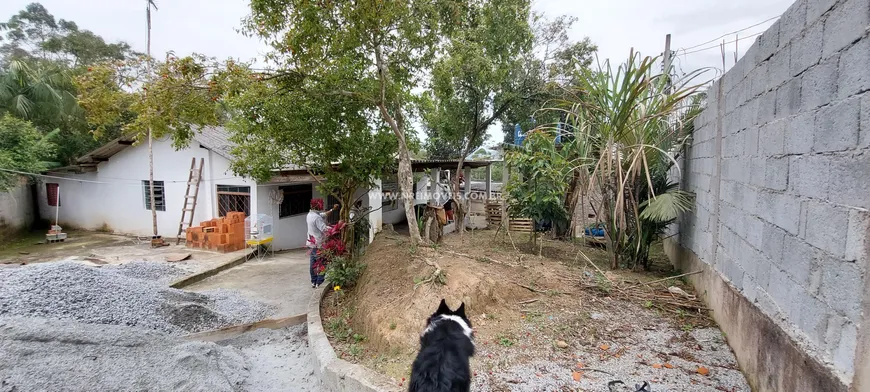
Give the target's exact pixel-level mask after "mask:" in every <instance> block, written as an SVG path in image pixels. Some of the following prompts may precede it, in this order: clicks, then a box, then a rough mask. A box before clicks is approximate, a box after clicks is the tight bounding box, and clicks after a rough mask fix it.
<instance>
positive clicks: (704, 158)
mask: <svg viewBox="0 0 870 392" xmlns="http://www.w3.org/2000/svg"><path fill="white" fill-rule="evenodd" d="M868 29H870V0H800V1H797V2H796V3H794V4H793V5H792V6H791V7H790V8H789V9H788V10H787V11H786V12H785V13H784V14H783V15H782V17H781V18H780V19H779V20H778V21H777V22H776V23H774V24H773V25H772V26H771V27H770V29H768V30H767V31H766V32H765V33H763V34H762V35H761V36H760V37H759V38H758V39H757V40H756V42H755V43H754V44H753V45H752V47H751V48H750V49H748V51H747V52H746V54H745V55H744V56H743V58H742V59H740V61H739V62H738V63H737V64H736V65H735V66H734V68H733V69H731V70H730V71H728V72H727V73H726V74H725V75H723V77H722V78H721V79H719V80H718V81H716V82H714V84H713V85H712V86H711V88H710V89H709V90H708V101H707V107H706V109H705V110H704V111H703V112H702V113H701V115H700V116H699V117H698V119H697V120H696V122H695V129H696V130H695V134H694V138H693V141H692V143H691V146H690V147H689V148H688V149H687V152H686V154H685V157H684V160H683V162H682V172H681V174H682V181H683V186H684V188H685V189H686V190H689V191H691V192H694V193H695V195H696V196H697V202H696V206H695V210H694V211H693V212H692V213H689V214H687V215H685V216H684V217H683V219H681V221H680V222H679V225H678V227H677V228H676V229H677V230H678V231H679V236H678V238H679V243H680V245H681V246H682V247H683V248H684V249H688V250H691V251H692V252H693V253H694V254H695V255H697V257H698V258H699V259H700V260H702V261H703V262H704V263H706V264H707V265H709V266H711V267H712V268H714V269H715V271H717V272H718V273H719V274H720V275H721V276H722V278H723V279H725V280H726V281H728V282H729V283H730V285H732V286H733V288H734V289H736V290H738V291H739V292H740V293H741V294H742V295H743V296H744V297H745V298H746V299H747V300H749V301H750V302H752V303H753V304H754V305H755V306H757V307H758V308H759V309H760V311H762V312H763V313H764V314H766V315H767V316H769V317H770V318H772V319H773V320H774V321H775V322H776V323H777V325H778V326H779V327H781V328H782V329H783V330H784V331H785V332H786V333H787V334H788V335H789V336H790V337H791V338H793V339H795V340H796V341H797V342H798V343H799V345H800V346H801V347H802V348H804V349H805V351H806V352H807V353H808V354H809V355H810V356H811V357H812V358H815V359H817V360H818V361H819V362H820V363H822V364H824V365H825V366H827V367H828V368H830V369H831V370H832V372H834V373H835V374H836V376H837V377H839V378H840V380H842V381H843V383H844V384H845V385H851V384H852V383H853V378H854V379H858V376H857V375H856V366H858V370H860V366H861V364H860V363H858V362H860V360H861V358H862V355H861V354H860V352H863V353H864V354H865V355H864V356H867V355H870V351H858V350H859V347H865V346H866V345H867V344H868V343H867V342H870V338H865V337H864V336H865V335H868V334H870V332H868V330H870V328H868V326H867V324H868V322H870V320H868V319H867V317H868V316H870V315H868V314H866V312H862V306H864V307H865V308H863V309H867V308H866V306H870V305H868V298H867V297H868V295H867V294H866V293H865V290H866V291H870V289H867V287H870V286H868V283H867V280H868V278H867V268H868V243H870V240H868V229H870V212H868V209H870V37H868V34H870V30H868ZM861 350H864V348H861ZM856 352H858V353H856ZM864 366H865V367H866V366H870V365H864ZM865 387H866V388H868V389H865V390H870V385H865Z"/></svg>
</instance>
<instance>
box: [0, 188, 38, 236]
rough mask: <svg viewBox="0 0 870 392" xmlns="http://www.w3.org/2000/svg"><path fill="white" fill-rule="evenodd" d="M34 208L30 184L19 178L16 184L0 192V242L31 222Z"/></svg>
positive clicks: (23, 228)
mask: <svg viewBox="0 0 870 392" xmlns="http://www.w3.org/2000/svg"><path fill="white" fill-rule="evenodd" d="M33 218H34V208H33V197H32V194H31V190H30V184H28V183H27V180H26V179H25V178H20V179H19V181H18V185H16V186H15V187H13V188H12V189H9V190H8V191H6V192H0V243H2V242H3V241H2V240H3V239H5V238H9V237H11V236H12V234H14V233H15V232H17V231H20V230H25V229H28V228H30V226H31V225H32V224H33Z"/></svg>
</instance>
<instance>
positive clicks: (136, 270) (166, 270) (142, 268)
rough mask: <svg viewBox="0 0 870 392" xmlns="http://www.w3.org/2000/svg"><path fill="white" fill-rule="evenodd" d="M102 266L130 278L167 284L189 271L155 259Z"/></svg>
mask: <svg viewBox="0 0 870 392" xmlns="http://www.w3.org/2000/svg"><path fill="white" fill-rule="evenodd" d="M100 268H103V269H106V270H113V271H116V272H117V273H119V274H122V275H124V276H127V277H130V278H136V279H145V280H151V281H155V282H159V283H162V284H166V285H168V284H169V283H171V282H174V281H175V280H177V279H179V278H181V277H182V276H185V275H187V274H188V272H187V271H185V270H183V269H181V268H177V267H175V266H173V265H172V264H167V263H165V262H153V261H134V262H131V263H126V264H119V265H106V266H103V267H100Z"/></svg>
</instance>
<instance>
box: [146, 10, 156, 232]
mask: <svg viewBox="0 0 870 392" xmlns="http://www.w3.org/2000/svg"><path fill="white" fill-rule="evenodd" d="M152 6H153V7H154V9H155V10H156V9H157V4H155V3H154V0H145V19H146V21H147V24H148V40H147V43H146V47H145V49H146V52H145V55H146V56H147V59H146V61H147V63H146V64H147V70H148V77H149V79H150V77H151V7H152ZM147 93H148V92H147V91H146V92H145V94H147ZM153 143H154V138H153V137H152V135H151V127H150V126H149V127H148V188H149V189H148V192H149V197H150V198H151V225H152V230H153V233H154V236H155V237H156V236H157V203H156V200H155V198H154V148H153Z"/></svg>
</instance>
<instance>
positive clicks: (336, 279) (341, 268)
mask: <svg viewBox="0 0 870 392" xmlns="http://www.w3.org/2000/svg"><path fill="white" fill-rule="evenodd" d="M364 269H365V264H360V263H358V262H356V261H353V260H351V259H350V258H349V257H346V256H335V257H333V259H332V260H331V261H330V262H329V264H327V266H326V280H328V281H329V282H330V283H331V284H332V286H340V287H351V286H353V284H354V283H356V280H357V278H359V276H360V275H361V274H362V272H363V270H364Z"/></svg>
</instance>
